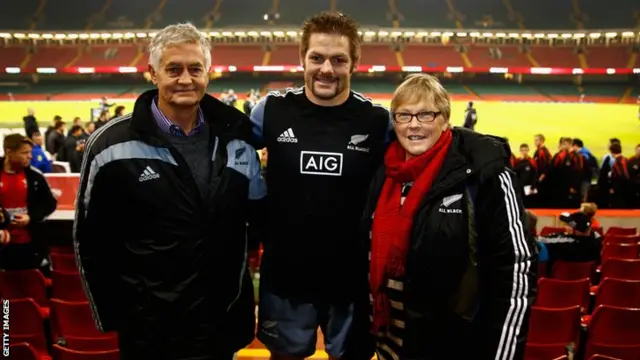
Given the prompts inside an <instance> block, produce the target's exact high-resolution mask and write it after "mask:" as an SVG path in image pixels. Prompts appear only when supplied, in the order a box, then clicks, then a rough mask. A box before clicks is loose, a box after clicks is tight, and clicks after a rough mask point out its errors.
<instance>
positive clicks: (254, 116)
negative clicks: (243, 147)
mask: <svg viewBox="0 0 640 360" xmlns="http://www.w3.org/2000/svg"><path fill="white" fill-rule="evenodd" d="M268 99H269V95H267V96H265V97H264V98H263V99H261V100H260V101H259V102H258V103H257V104H256V106H254V107H253V109H251V116H250V118H251V123H252V125H253V131H252V135H253V137H254V141H255V143H256V144H257V145H258V146H257V148H256V150H260V149H262V148H263V147H265V146H266V145H267V144H265V142H264V136H263V132H264V111H265V108H266V106H267V101H268Z"/></svg>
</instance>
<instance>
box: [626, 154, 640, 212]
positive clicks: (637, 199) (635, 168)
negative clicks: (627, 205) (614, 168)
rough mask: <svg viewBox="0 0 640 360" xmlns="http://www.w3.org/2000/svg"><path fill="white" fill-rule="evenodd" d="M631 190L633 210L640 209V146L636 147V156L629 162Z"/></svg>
mask: <svg viewBox="0 0 640 360" xmlns="http://www.w3.org/2000/svg"><path fill="white" fill-rule="evenodd" d="M627 167H628V169H629V179H630V184H629V186H630V188H631V208H632V209H640V144H638V145H636V149H635V154H634V155H633V156H631V157H630V158H629V159H628V160H627Z"/></svg>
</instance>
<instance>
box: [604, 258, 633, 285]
mask: <svg viewBox="0 0 640 360" xmlns="http://www.w3.org/2000/svg"><path fill="white" fill-rule="evenodd" d="M600 277H601V278H602V279H604V278H608V277H609V278H616V279H626V280H640V259H608V260H607V261H605V262H604V263H603V264H602V268H601V270H600Z"/></svg>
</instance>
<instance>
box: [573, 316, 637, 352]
mask: <svg viewBox="0 0 640 360" xmlns="http://www.w3.org/2000/svg"><path fill="white" fill-rule="evenodd" d="M638 324H640V309H627V308H618V307H614V306H607V305H600V306H598V307H597V308H596V310H595V311H594V312H593V316H592V319H591V321H590V323H589V327H588V330H587V346H586V351H585V358H587V359H589V358H590V357H591V356H592V355H594V354H600V355H606V356H611V357H617V358H620V359H640V326H638Z"/></svg>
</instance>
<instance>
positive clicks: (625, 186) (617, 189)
mask: <svg viewBox="0 0 640 360" xmlns="http://www.w3.org/2000/svg"><path fill="white" fill-rule="evenodd" d="M609 151H611V155H612V156H613V159H614V161H613V165H612V167H611V171H610V172H609V174H608V175H609V187H608V191H609V207H610V208H613V209H626V208H628V207H629V193H630V191H629V190H630V187H629V186H630V178H631V177H630V175H629V164H628V163H627V159H626V158H625V157H624V156H623V155H622V147H621V146H620V143H613V144H611V147H609Z"/></svg>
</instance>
